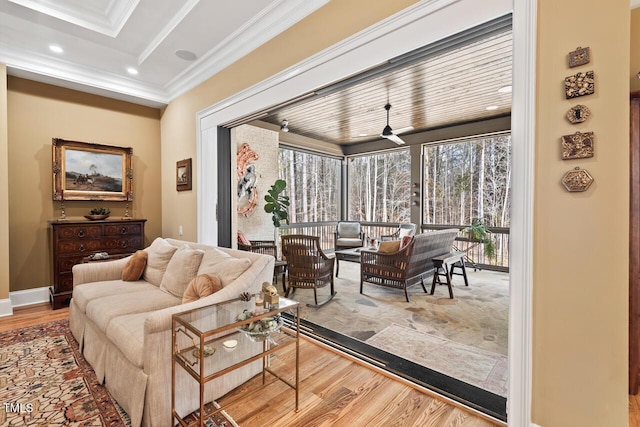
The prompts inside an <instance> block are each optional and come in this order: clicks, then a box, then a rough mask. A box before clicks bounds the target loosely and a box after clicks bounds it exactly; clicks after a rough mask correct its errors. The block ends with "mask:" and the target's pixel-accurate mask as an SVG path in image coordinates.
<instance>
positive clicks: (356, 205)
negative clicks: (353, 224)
mask: <svg viewBox="0 0 640 427" xmlns="http://www.w3.org/2000/svg"><path fill="white" fill-rule="evenodd" d="M348 168H349V219H350V220H354V221H374V222H409V221H410V216H411V213H410V198H411V197H410V196H411V158H410V155H409V149H408V148H407V149H402V150H394V151H388V152H385V153H380V154H375V155H370V156H358V157H352V158H350V159H349V163H348Z"/></svg>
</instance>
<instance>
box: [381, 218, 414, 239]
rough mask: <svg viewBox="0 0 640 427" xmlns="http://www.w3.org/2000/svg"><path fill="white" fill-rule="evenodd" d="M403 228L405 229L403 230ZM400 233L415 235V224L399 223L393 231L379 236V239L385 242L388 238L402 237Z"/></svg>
mask: <svg viewBox="0 0 640 427" xmlns="http://www.w3.org/2000/svg"><path fill="white" fill-rule="evenodd" d="M403 230H406V231H404V232H403ZM400 234H402V235H403V236H415V234H416V225H415V224H414V223H412V222H408V223H404V224H400V225H399V226H398V229H397V230H396V231H395V232H394V233H392V234H385V235H382V236H380V241H381V242H385V241H389V240H399V239H400V238H401V237H402V236H401V235H400Z"/></svg>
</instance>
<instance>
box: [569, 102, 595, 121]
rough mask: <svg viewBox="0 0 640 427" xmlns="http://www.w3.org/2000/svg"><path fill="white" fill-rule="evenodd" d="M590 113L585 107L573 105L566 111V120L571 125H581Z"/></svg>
mask: <svg viewBox="0 0 640 427" xmlns="http://www.w3.org/2000/svg"><path fill="white" fill-rule="evenodd" d="M590 115H591V111H590V110H589V109H588V108H587V107H586V106H585V105H575V106H573V107H571V109H570V110H569V111H567V120H569V122H570V123H571V124H574V125H575V124H576V123H582V122H584V121H585V120H587V119H588V118H589V116H590Z"/></svg>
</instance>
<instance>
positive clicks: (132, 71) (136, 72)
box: [127, 67, 138, 76]
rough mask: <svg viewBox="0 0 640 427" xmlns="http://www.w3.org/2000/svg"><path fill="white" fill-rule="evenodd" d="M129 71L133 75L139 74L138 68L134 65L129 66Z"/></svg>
mask: <svg viewBox="0 0 640 427" xmlns="http://www.w3.org/2000/svg"><path fill="white" fill-rule="evenodd" d="M127 73H129V74H131V75H132V76H137V75H138V70H136V69H135V68H133V67H129V68H127Z"/></svg>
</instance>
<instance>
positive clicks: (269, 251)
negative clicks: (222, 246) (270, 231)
mask: <svg viewBox="0 0 640 427" xmlns="http://www.w3.org/2000/svg"><path fill="white" fill-rule="evenodd" d="M238 249H240V250H241V251H248V252H255V253H259V254H264V255H271V256H272V257H274V258H276V259H277V258H278V247H277V246H276V242H275V241H273V240H251V244H250V245H245V244H243V243H240V242H238Z"/></svg>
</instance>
